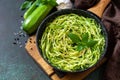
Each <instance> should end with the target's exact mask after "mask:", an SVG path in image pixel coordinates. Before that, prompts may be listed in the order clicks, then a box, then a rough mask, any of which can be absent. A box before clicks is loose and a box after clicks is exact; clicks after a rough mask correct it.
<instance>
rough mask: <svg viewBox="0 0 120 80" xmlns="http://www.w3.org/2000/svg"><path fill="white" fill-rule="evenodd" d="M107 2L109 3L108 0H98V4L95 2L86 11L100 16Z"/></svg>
mask: <svg viewBox="0 0 120 80" xmlns="http://www.w3.org/2000/svg"><path fill="white" fill-rule="evenodd" d="M109 3H110V0H100V2H99V3H98V4H96V5H95V6H93V7H92V8H89V9H88V11H91V12H93V13H95V14H96V15H97V16H99V17H100V18H101V17H102V14H103V12H104V10H105V8H106V7H107V5H108V4H109Z"/></svg>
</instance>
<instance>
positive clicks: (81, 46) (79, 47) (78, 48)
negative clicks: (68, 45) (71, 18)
mask: <svg viewBox="0 0 120 80" xmlns="http://www.w3.org/2000/svg"><path fill="white" fill-rule="evenodd" d="M85 48H86V46H85V45H82V44H78V45H77V51H81V50H83V49H85Z"/></svg>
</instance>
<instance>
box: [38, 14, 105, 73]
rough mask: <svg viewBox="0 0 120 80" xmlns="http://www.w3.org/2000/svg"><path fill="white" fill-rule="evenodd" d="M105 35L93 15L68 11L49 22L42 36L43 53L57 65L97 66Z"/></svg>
mask: <svg viewBox="0 0 120 80" xmlns="http://www.w3.org/2000/svg"><path fill="white" fill-rule="evenodd" d="M104 46H105V38H104V35H103V33H102V30H101V28H100V25H99V24H97V22H96V21H95V20H94V19H92V18H85V17H83V16H79V15H77V14H74V13H71V14H64V15H61V16H58V17H56V18H55V19H53V20H52V21H50V22H49V23H47V24H46V29H45V31H44V33H43V35H42V38H41V39H40V40H39V47H40V48H41V50H42V55H43V57H44V58H45V59H46V60H47V61H48V62H49V63H50V64H51V65H52V66H54V67H56V68H57V69H60V70H63V71H70V72H74V71H77V70H85V69H87V68H89V67H91V66H93V65H94V64H95V63H96V62H97V61H98V60H99V58H100V56H101V55H102V52H103V50H104Z"/></svg>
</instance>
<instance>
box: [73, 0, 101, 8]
mask: <svg viewBox="0 0 120 80" xmlns="http://www.w3.org/2000/svg"><path fill="white" fill-rule="evenodd" d="M74 1H75V2H74V7H75V8H79V9H88V8H90V7H92V6H94V5H95V4H96V3H98V2H99V1H100V0H74Z"/></svg>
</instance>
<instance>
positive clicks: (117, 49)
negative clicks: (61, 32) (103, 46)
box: [102, 0, 120, 80]
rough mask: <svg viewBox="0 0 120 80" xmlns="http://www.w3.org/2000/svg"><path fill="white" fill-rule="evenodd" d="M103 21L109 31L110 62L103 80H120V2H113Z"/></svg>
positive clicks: (114, 0) (116, 0) (113, 0)
mask: <svg viewBox="0 0 120 80" xmlns="http://www.w3.org/2000/svg"><path fill="white" fill-rule="evenodd" d="M102 21H103V23H104V25H105V26H106V28H107V30H108V35H109V45H108V52H107V55H108V57H109V58H108V62H107V65H106V68H105V72H104V76H103V80H120V0H112V1H111V3H110V4H109V6H108V7H107V8H106V10H105V11H104V13H103V16H102Z"/></svg>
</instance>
